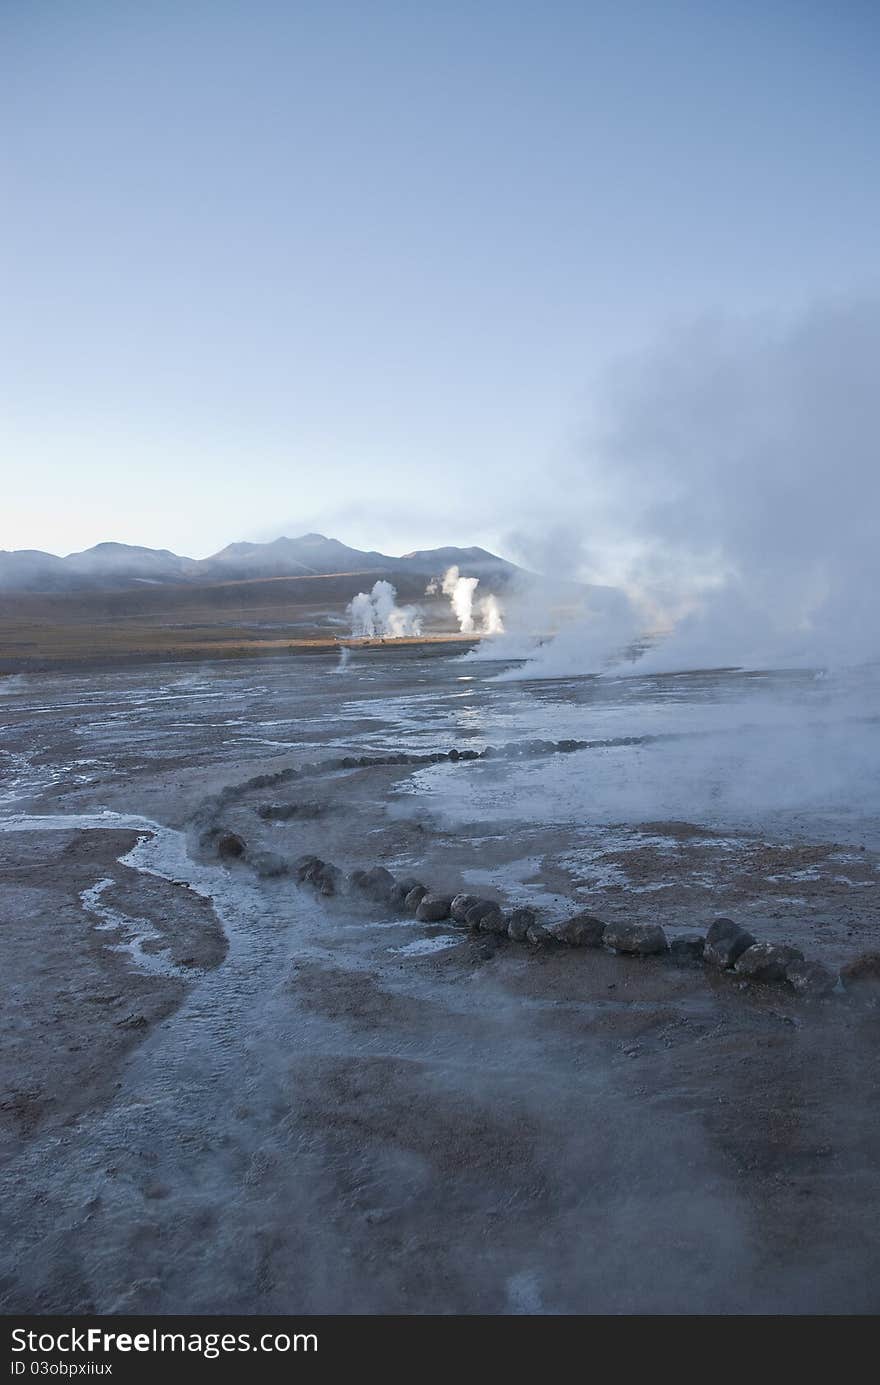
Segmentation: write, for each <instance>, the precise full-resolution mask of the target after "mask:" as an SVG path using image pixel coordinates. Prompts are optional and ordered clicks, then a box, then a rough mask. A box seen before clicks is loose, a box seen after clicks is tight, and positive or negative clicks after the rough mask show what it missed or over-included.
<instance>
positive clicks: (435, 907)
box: [416, 894, 452, 923]
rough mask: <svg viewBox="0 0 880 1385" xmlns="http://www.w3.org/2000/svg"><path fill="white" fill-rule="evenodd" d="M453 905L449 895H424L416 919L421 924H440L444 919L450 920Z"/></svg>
mask: <svg viewBox="0 0 880 1385" xmlns="http://www.w3.org/2000/svg"><path fill="white" fill-rule="evenodd" d="M451 903H452V900H451V899H450V897H449V895H448V894H426V895H423V897H422V899H421V901H420V903H419V906H418V908H417V909H416V918H417V919H418V920H419V922H420V923H440V922H441V921H442V920H443V919H448V918H449V906H450V905H451Z"/></svg>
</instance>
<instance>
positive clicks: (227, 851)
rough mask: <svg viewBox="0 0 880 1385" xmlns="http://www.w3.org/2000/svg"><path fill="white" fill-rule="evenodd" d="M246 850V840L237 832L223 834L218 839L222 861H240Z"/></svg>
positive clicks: (218, 851) (218, 849) (218, 853)
mask: <svg viewBox="0 0 880 1385" xmlns="http://www.w3.org/2000/svg"><path fill="white" fill-rule="evenodd" d="M246 850H247V847H246V846H245V842H244V838H243V837H240V836H239V835H238V833H237V832H221V833H220V836H219V837H218V838H217V855H218V856H219V857H220V859H221V861H237V860H240V859H241V857H242V856H243V855H244V853H245V851H246Z"/></svg>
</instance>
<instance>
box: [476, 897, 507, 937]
mask: <svg viewBox="0 0 880 1385" xmlns="http://www.w3.org/2000/svg"><path fill="white" fill-rule="evenodd" d="M480 932H481V933H506V932H507V919H506V918H505V917H504V915H503V913H502V912H501V909H500V908H499V907H498V905H497V904H496V906H495V908H494V909H490V911H489V912H488V913H487V914H484V915H483V917H482V918H481V919H480Z"/></svg>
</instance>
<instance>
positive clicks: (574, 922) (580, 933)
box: [550, 913, 605, 947]
mask: <svg viewBox="0 0 880 1385" xmlns="http://www.w3.org/2000/svg"><path fill="white" fill-rule="evenodd" d="M550 932H551V933H552V934H553V937H554V938H555V939H556V941H557V942H560V943H567V944H568V946H569V947H601V946H602V941H603V938H604V935H605V924H604V923H603V922H602V920H601V919H597V918H596V916H595V914H588V913H581V914H575V915H574V917H573V918H570V919H566V920H565V922H564V923H554V924H552V925H551V927H550Z"/></svg>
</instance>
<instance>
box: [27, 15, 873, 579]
mask: <svg viewBox="0 0 880 1385" xmlns="http://www.w3.org/2000/svg"><path fill="white" fill-rule="evenodd" d="M878 59H880V6H877V5H876V4H873V3H870V2H867V0H866V2H865V3H862V2H861V0H833V2H832V0H828V3H810V0H755V3H752V0H729V3H725V0H702V3H688V2H687V0H680V2H678V3H677V2H676V0H643V2H642V3H635V0H596V2H595V3H590V0H581V3H567V2H566V0H535V2H534V3H532V0H529V2H528V3H524V2H523V0H503V2H496V0H468V3H459V2H458V0H436V2H434V3H432V2H431V0H418V2H416V0H410V3H391V0H356V2H355V3H351V4H345V3H338V0H315V3H310V2H308V0H306V2H304V3H299V2H298V0H240V2H239V3H231V2H230V0H201V2H200V0H150V3H148V4H146V3H136V2H135V0H76V3H70V2H69V0H55V3H50V2H48V0H0V111H2V116H0V120H2V144H3V148H2V170H0V171H2V199H3V211H2V217H0V244H2V285H0V288H2V302H0V469H2V481H3V491H2V504H0V547H5V548H25V547H38V548H46V549H49V550H51V551H54V552H68V551H70V550H73V549H78V548H82V547H85V546H87V545H90V544H92V543H95V542H97V541H99V540H101V539H107V538H113V539H117V540H120V541H125V542H130V543H144V544H149V545H151V546H155V547H169V548H173V549H175V550H176V551H178V552H185V553H188V554H191V555H193V556H202V555H205V554H207V553H209V552H211V551H213V550H215V549H217V548H219V547H220V546H222V545H223V544H225V543H227V542H229V541H231V540H235V539H241V538H270V537H275V536H277V535H278V534H279V533H281V532H289V533H298V532H302V531H304V530H306V529H312V528H320V529H322V530H323V531H324V532H330V533H333V534H335V535H336V536H337V537H339V538H342V539H344V540H346V541H347V542H350V543H354V544H357V545H369V546H376V547H381V548H385V549H387V550H391V551H395V550H396V551H401V550H403V549H405V548H412V547H423V546H428V545H432V544H435V543H441V542H461V543H471V542H483V543H485V544H486V545H487V546H490V547H493V546H499V545H500V546H502V547H503V545H504V539H505V535H506V534H508V533H509V531H510V530H511V529H520V530H522V529H523V527H524V526H527V525H528V522H529V516H530V514H531V513H532V512H533V511H535V510H536V509H537V508H540V507H541V505H543V504H544V503H545V501H546V487H547V479H546V478H547V477H548V476H551V475H553V474H555V473H554V468H556V467H557V466H558V465H559V464H560V462H562V463H563V473H564V470H565V463H566V460H567V459H569V458H571V457H572V456H575V455H576V454H577V449H578V448H579V446H580V445H581V444H580V439H581V437H582V432H583V429H584V426H585V419H587V418H588V416H589V413H590V408H591V402H590V401H591V391H592V389H593V385H594V382H595V381H596V379H597V377H599V376H600V375H601V374H602V372H603V371H604V369H605V368H606V366H607V363H608V362H609V361H613V360H614V359H615V357H616V356H618V355H619V354H620V353H628V352H637V351H641V350H642V349H643V348H645V347H647V346H648V345H649V344H650V343H651V342H652V341H655V340H658V339H661V340H662V338H663V336H664V334H666V333H669V332H670V331H673V330H677V329H678V328H680V327H681V325H682V324H685V323H687V322H689V321H691V320H692V319H695V318H699V317H702V316H703V315H705V314H707V313H708V314H722V315H728V314H733V315H735V316H741V315H744V316H746V317H749V316H752V315H761V314H768V313H770V314H780V313H781V314H796V313H798V312H799V311H802V310H807V309H810V308H811V307H812V305H814V304H816V303H821V302H823V301H828V300H839V299H852V298H853V297H856V298H858V297H859V296H861V295H864V294H868V293H873V292H875V291H876V289H877V285H878V258H877V256H878V246H880V179H878V133H880V129H878V126H880V120H878V90H880V82H878V77H880V65H878ZM562 501H563V503H564V501H565V497H564V496H563V497H562ZM580 503H583V504H586V505H587V506H588V497H581V502H580Z"/></svg>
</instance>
